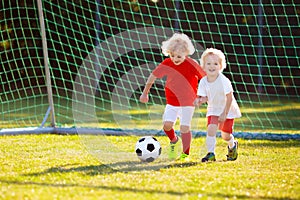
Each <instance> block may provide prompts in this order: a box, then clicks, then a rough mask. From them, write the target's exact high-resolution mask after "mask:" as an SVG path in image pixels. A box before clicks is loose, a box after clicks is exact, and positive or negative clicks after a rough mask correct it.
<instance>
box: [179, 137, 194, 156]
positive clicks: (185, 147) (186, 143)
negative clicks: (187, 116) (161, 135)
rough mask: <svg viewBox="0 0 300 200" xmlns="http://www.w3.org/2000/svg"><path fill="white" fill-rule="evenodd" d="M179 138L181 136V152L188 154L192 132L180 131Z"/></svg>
mask: <svg viewBox="0 0 300 200" xmlns="http://www.w3.org/2000/svg"><path fill="white" fill-rule="evenodd" d="M181 138H182V150H183V153H185V154H188V155H189V154H190V147H191V143H192V133H191V132H188V133H181Z"/></svg>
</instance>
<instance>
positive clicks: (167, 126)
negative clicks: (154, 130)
mask: <svg viewBox="0 0 300 200" xmlns="http://www.w3.org/2000/svg"><path fill="white" fill-rule="evenodd" d="M173 125H174V123H173V122H169V121H166V122H164V126H163V129H164V132H165V133H166V135H167V136H168V138H169V139H170V142H176V141H177V140H178V138H177V136H176V133H175V130H174V128H173Z"/></svg>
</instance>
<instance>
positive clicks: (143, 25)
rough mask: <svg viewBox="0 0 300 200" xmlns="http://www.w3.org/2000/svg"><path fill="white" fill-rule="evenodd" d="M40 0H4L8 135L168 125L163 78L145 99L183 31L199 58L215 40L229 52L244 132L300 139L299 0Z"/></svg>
mask: <svg viewBox="0 0 300 200" xmlns="http://www.w3.org/2000/svg"><path fill="white" fill-rule="evenodd" d="M38 2H39V1H36V0H24V1H17V0H10V1H1V3H0V7H1V9H0V28H1V40H0V53H1V68H0V81H1V87H0V98H1V111H0V113H1V121H0V128H1V131H2V133H5V131H9V130H12V132H11V133H15V132H16V131H17V130H21V133H25V132H26V130H27V131H29V132H31V133H32V132H35V131H37V133H40V132H53V131H54V132H58V133H59V132H64V131H66V132H67V133H68V130H69V133H70V132H72V130H73V129H74V128H75V129H76V130H78V129H79V128H82V129H84V128H86V129H87V132H91V133H92V132H93V131H94V130H97V129H101V130H107V131H111V133H113V132H114V131H116V132H118V131H120V132H137V133H143V134H145V132H147V131H153V130H154V131H157V132H159V131H160V129H161V123H162V119H161V117H162V113H163V110H164V106H165V96H164V79H161V80H157V81H156V82H155V84H154V85H153V87H152V88H151V91H150V101H149V103H148V104H141V103H139V96H140V95H141V92H142V90H143V87H144V85H145V82H146V80H147V77H148V76H149V74H150V73H151V71H152V70H153V69H154V68H155V66H156V65H157V64H159V63H160V62H161V61H162V60H163V59H164V58H165V57H164V55H163V54H162V53H161V49H160V46H161V42H162V41H164V40H166V39H168V38H169V37H170V36H171V35H172V34H173V33H175V32H181V33H185V34H187V35H188V36H189V37H190V38H191V40H192V42H193V44H194V46H195V47H196V52H195V54H194V55H192V58H194V59H196V60H199V58H200V56H201V54H202V52H203V50H204V49H206V48H210V47H214V48H218V49H220V50H222V51H223V52H224V53H225V56H226V59H227V63H228V67H227V68H226V70H225V71H224V74H225V75H226V76H227V77H228V78H229V79H230V80H231V81H232V84H233V87H234V90H235V93H234V95H235V97H236V99H237V101H238V104H239V105H240V107H241V111H242V115H243V116H242V118H240V119H237V120H236V121H235V127H234V129H235V132H237V133H251V134H253V135H256V136H258V137H259V135H261V136H263V137H265V133H271V134H275V135H276V134H288V135H290V137H297V138H299V137H298V136H299V133H300V132H299V130H300V125H299V120H300V118H299V116H300V96H299V95H300V68H299V66H300V59H299V48H300V26H299V22H300V19H299V14H300V4H299V2H298V3H297V1H294V0H292V1H286V2H284V3H283V2H282V1H272V2H271V1H243V2H242V3H241V1H230V2H229V3H228V2H227V1H226V2H225V1H224V2H223V1H178V0H174V1H162V0H152V1H151V0H149V1H145V0H127V1H119V0H107V1H102V0H82V1H79V0H74V1H66V0H52V1H41V5H39V3H38ZM39 6H40V7H39ZM39 8H40V10H39ZM39 11H40V12H39ZM43 24H44V26H43ZM43 33H44V34H43ZM205 113H206V106H205V105H203V106H201V107H200V108H197V109H196V111H195V115H194V119H193V123H192V130H193V131H194V132H195V134H197V132H205V130H206V119H205ZM30 128H32V129H30ZM35 128H38V129H35ZM73 131H74V130H73ZM75 132H76V131H75ZM96 132H97V131H96ZM295 135H296V136H295Z"/></svg>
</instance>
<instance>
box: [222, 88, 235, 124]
mask: <svg viewBox="0 0 300 200" xmlns="http://www.w3.org/2000/svg"><path fill="white" fill-rule="evenodd" d="M232 95H233V94H232V92H230V93H228V94H226V105H225V109H224V111H223V113H222V114H221V115H220V116H219V122H223V121H225V120H226V118H227V115H228V112H229V110H230V106H231V103H232Z"/></svg>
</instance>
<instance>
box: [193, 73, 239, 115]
mask: <svg viewBox="0 0 300 200" xmlns="http://www.w3.org/2000/svg"><path fill="white" fill-rule="evenodd" d="M230 92H233V88H232V85H231V82H230V80H229V79H228V78H227V77H225V76H224V75H223V74H222V73H220V74H219V76H218V78H217V79H216V80H215V81H214V82H212V83H210V82H208V81H207V77H206V76H205V77H203V78H202V79H201V80H200V83H199V86H198V92H197V95H198V96H202V97H207V98H208V101H207V113H206V116H211V115H215V116H220V115H221V114H222V112H223V111H224V109H225V105H226V94H228V93H230ZM241 116H242V115H241V111H240V108H239V106H238V104H237V102H236V99H235V98H234V96H233V99H232V103H231V107H230V110H229V113H228V115H227V118H228V119H233V118H238V117H241Z"/></svg>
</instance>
